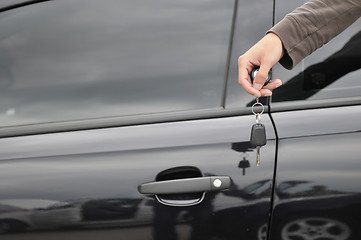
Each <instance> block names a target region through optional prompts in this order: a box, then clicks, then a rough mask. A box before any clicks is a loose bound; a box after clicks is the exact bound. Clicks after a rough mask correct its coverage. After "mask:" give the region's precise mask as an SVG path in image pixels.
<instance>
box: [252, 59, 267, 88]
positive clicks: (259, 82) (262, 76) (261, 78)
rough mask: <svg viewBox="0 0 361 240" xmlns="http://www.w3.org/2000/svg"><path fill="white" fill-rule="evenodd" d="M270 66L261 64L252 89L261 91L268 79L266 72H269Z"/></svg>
mask: <svg viewBox="0 0 361 240" xmlns="http://www.w3.org/2000/svg"><path fill="white" fill-rule="evenodd" d="M271 67H272V66H270V65H268V64H261V66H260V68H259V70H258V72H257V75H256V77H255V78H254V81H253V88H255V89H257V90H261V89H262V88H263V85H264V83H265V82H266V79H267V77H268V72H269V71H270V70H271Z"/></svg>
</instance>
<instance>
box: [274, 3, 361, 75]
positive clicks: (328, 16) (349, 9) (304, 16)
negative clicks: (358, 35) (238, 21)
mask: <svg viewBox="0 0 361 240" xmlns="http://www.w3.org/2000/svg"><path fill="white" fill-rule="evenodd" d="M360 16H361V0H311V1H309V2H307V3H306V4H304V5H303V6H301V7H299V8H297V9H296V10H294V11H293V12H292V13H290V14H288V15H287V16H286V17H285V18H284V19H283V20H281V21H280V22H279V23H278V24H276V25H275V26H274V27H273V28H271V29H270V30H269V32H273V33H275V34H276V35H278V36H279V38H280V39H281V40H282V43H283V47H284V50H285V54H284V56H283V57H282V59H281V60H280V63H281V64H282V65H283V66H284V67H285V68H287V69H292V68H293V67H294V66H295V65H296V64H297V63H299V62H300V61H301V60H302V59H303V58H305V57H306V56H308V55H309V54H311V53H312V52H314V51H315V50H316V49H318V48H319V47H321V46H322V45H323V44H326V43H327V42H328V41H330V40H331V39H332V38H333V37H335V36H336V35H338V34H339V33H341V32H342V31H343V30H345V29H346V28H347V27H348V26H350V25H351V24H352V23H353V22H355V21H356V20H357V19H358V18H359V17H360Z"/></svg>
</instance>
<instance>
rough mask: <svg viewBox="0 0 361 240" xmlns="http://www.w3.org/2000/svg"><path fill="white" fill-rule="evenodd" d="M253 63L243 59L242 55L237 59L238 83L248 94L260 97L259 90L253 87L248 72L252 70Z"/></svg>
mask: <svg viewBox="0 0 361 240" xmlns="http://www.w3.org/2000/svg"><path fill="white" fill-rule="evenodd" d="M252 68H253V64H251V63H249V62H247V61H245V60H243V58H242V56H241V57H239V59H238V83H239V84H240V85H241V86H242V87H243V88H244V90H246V91H247V92H248V93H249V94H251V95H253V96H256V97H260V96H261V93H260V91H259V90H257V89H255V88H253V85H252V82H251V77H250V73H251V71H252Z"/></svg>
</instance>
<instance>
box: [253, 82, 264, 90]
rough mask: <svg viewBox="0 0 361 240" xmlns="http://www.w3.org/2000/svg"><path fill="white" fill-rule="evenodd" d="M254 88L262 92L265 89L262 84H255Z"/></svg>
mask: <svg viewBox="0 0 361 240" xmlns="http://www.w3.org/2000/svg"><path fill="white" fill-rule="evenodd" d="M253 87H254V88H255V89H257V90H261V88H262V87H263V85H262V84H259V83H254V84H253Z"/></svg>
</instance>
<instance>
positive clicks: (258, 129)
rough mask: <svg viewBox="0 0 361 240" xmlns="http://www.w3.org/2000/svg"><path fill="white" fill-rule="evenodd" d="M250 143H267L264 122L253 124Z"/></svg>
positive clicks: (255, 144)
mask: <svg viewBox="0 0 361 240" xmlns="http://www.w3.org/2000/svg"><path fill="white" fill-rule="evenodd" d="M250 143H251V145H253V146H264V145H266V143H267V138H266V128H265V126H264V125H263V124H261V123H256V124H253V125H252V129H251V138H250Z"/></svg>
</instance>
